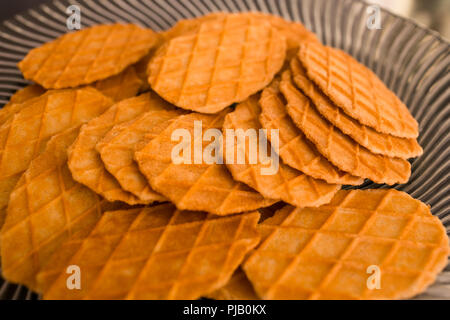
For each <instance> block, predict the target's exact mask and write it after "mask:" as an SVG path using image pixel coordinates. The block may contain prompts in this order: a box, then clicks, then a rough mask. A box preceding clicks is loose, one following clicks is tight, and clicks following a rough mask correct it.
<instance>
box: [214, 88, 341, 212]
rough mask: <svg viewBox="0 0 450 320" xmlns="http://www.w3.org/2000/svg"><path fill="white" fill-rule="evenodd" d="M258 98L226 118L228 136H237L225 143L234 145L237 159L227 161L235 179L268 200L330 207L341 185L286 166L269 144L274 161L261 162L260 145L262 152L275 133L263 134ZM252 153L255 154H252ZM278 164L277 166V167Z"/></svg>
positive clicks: (271, 157) (240, 106) (298, 205)
mask: <svg viewBox="0 0 450 320" xmlns="http://www.w3.org/2000/svg"><path fill="white" fill-rule="evenodd" d="M258 98H259V97H258V96H257V95H254V96H252V97H250V98H249V99H247V100H246V101H244V102H242V103H240V104H239V105H238V106H236V109H235V111H233V112H231V113H229V114H228V115H227V116H226V117H225V121H224V124H223V131H224V134H226V132H227V130H230V129H231V130H233V132H235V136H233V138H232V139H230V140H231V141H228V136H227V135H226V138H225V139H224V140H225V143H224V145H225V146H228V144H230V145H232V148H234V151H233V156H234V159H228V158H227V159H226V160H225V162H226V165H227V168H228V169H229V170H230V172H231V174H232V175H233V178H234V179H235V180H237V181H240V182H243V183H245V184H246V185H248V186H250V187H252V188H253V189H255V190H256V191H258V192H259V193H261V194H262V195H263V196H264V197H266V198H270V199H277V200H283V201H285V202H287V203H290V204H292V205H294V206H296V207H311V206H312V207H316V206H320V205H322V204H325V203H328V202H329V201H330V200H331V198H333V196H334V195H335V193H336V192H337V191H338V190H339V189H340V188H341V186H340V185H337V184H328V183H326V182H325V181H324V180H318V179H314V178H312V177H310V176H308V175H306V174H304V173H302V172H300V171H298V170H296V169H293V168H291V167H289V166H287V165H285V164H284V163H283V162H282V161H280V159H279V158H278V154H277V153H276V150H274V149H273V148H271V146H270V143H269V142H267V144H268V145H267V149H268V151H270V153H271V154H269V153H268V152H267V153H268V155H267V156H268V157H270V158H268V159H267V160H269V159H270V160H272V161H270V162H269V163H268V164H265V163H264V159H261V158H260V156H261V150H257V149H258V148H257V147H256V144H258V142H259V148H261V142H262V141H261V139H263V137H266V136H268V135H271V134H272V133H271V132H266V133H262V132H261V131H260V129H261V125H260V124H259V121H258V117H259V115H260V113H261V108H260V107H259V104H258ZM239 132H241V133H242V135H241V136H240V137H239V136H238V134H239ZM251 132H254V133H255V135H254V138H256V139H253V141H250V139H249V138H250V137H251ZM247 133H248V136H247V135H246V134H247ZM247 137H248V138H247ZM252 143H254V144H255V148H254V149H253V148H252V146H251V144H252ZM241 146H246V147H244V150H243V152H242V153H243V155H244V157H243V159H242V160H244V161H242V163H240V162H238V158H239V156H238V152H240V149H241V148H240V147H241ZM252 152H253V154H251V153H252ZM224 153H225V154H227V153H228V148H225V152H224ZM252 158H254V159H252ZM274 159H275V160H274ZM230 160H232V161H230ZM274 162H276V165H275V164H274ZM265 170H266V171H267V172H265Z"/></svg>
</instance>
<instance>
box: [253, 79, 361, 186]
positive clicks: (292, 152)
mask: <svg viewBox="0 0 450 320" xmlns="http://www.w3.org/2000/svg"><path fill="white" fill-rule="evenodd" d="M280 80H281V79H279V78H278V77H277V78H275V80H274V81H273V82H272V84H271V85H270V86H268V87H267V88H265V89H264V91H263V92H262V94H261V99H260V100H259V105H260V106H261V111H262V112H261V114H260V116H259V121H260V123H261V125H262V127H263V128H265V129H267V130H272V129H275V130H276V129H278V130H279V153H280V157H281V159H283V161H284V162H285V163H286V164H287V165H288V166H290V167H292V168H295V169H297V170H300V171H301V172H304V173H306V174H307V175H309V176H311V177H313V178H316V179H322V180H325V181H326V182H328V183H331V184H348V185H360V184H362V183H363V182H364V179H362V178H360V177H355V176H352V175H350V174H348V173H346V172H343V171H341V170H339V169H338V168H337V167H335V166H334V165H333V164H332V163H331V162H329V161H328V160H327V159H326V158H325V157H324V156H322V155H321V154H320V152H319V151H317V149H316V147H315V146H314V144H312V143H311V142H310V141H309V140H308V139H307V138H306V137H305V135H304V134H303V133H302V132H301V130H300V129H298V128H297V127H296V126H295V124H294V122H293V121H292V119H291V118H290V117H289V114H288V113H287V110H286V104H287V103H286V101H285V99H284V97H283V95H282V94H281V92H280V88H279V87H280ZM267 138H268V139H269V140H270V139H271V136H270V135H269V136H268V137H267Z"/></svg>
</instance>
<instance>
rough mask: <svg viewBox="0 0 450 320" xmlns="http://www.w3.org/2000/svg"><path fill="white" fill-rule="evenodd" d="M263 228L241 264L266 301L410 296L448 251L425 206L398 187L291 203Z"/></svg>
mask: <svg viewBox="0 0 450 320" xmlns="http://www.w3.org/2000/svg"><path fill="white" fill-rule="evenodd" d="M260 229H262V230H263V231H261V233H263V234H264V235H265V236H263V239H264V240H263V241H262V242H261V245H260V246H259V247H258V248H257V249H256V250H255V251H254V252H253V254H252V255H251V256H250V257H249V258H248V260H247V261H246V262H245V263H244V267H243V268H244V271H245V273H246V274H247V276H248V278H249V279H250V281H251V282H252V284H253V286H254V288H255V290H256V292H257V294H258V296H260V297H261V298H263V299H403V298H410V297H412V296H414V295H416V294H419V293H421V292H423V291H424V290H425V289H426V288H427V287H428V286H429V285H430V284H431V283H432V282H433V281H434V279H435V277H436V275H437V274H438V273H439V272H440V271H441V270H442V269H443V268H444V267H445V265H446V264H447V258H448V252H449V245H448V237H447V234H446V231H445V228H444V226H443V225H442V223H441V221H440V220H439V219H438V218H437V217H434V216H433V215H431V214H430V209H429V208H428V206H426V205H425V204H424V203H422V202H420V201H418V200H415V199H413V198H411V197H410V196H409V195H407V194H406V193H404V192H400V191H397V190H394V189H390V190H386V189H385V190H383V189H378V190H342V191H339V192H338V193H337V194H336V196H335V198H334V199H333V200H332V201H331V203H330V204H328V205H324V206H322V207H319V208H304V209H298V208H295V207H291V206H286V207H285V208H283V209H281V210H279V211H278V212H277V213H276V214H275V215H274V217H272V218H269V219H267V220H266V221H264V222H263V223H262V224H261V225H260ZM376 268H378V270H379V271H380V273H379V278H378V279H376V278H374V277H373V276H374V274H375V273H374V271H371V270H374V269H376ZM370 277H372V278H370ZM374 279H376V280H378V281H376V280H374ZM377 282H378V284H377ZM369 284H370V285H369ZM377 288H379V289H377Z"/></svg>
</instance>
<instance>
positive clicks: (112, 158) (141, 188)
mask: <svg viewBox="0 0 450 320" xmlns="http://www.w3.org/2000/svg"><path fill="white" fill-rule="evenodd" d="M155 99H158V98H156V97H155ZM161 106H164V102H163V101H162V100H161ZM170 108H171V107H170V105H169V104H168V103H166V108H161V109H160V110H158V109H155V110H152V111H149V112H147V113H144V114H143V115H142V116H140V117H138V118H137V119H135V120H132V121H131V122H129V123H124V124H119V125H116V126H115V127H114V128H112V129H111V130H110V131H109V132H108V133H107V134H106V136H105V137H104V138H103V140H101V141H100V142H99V143H98V144H97V147H96V148H97V151H98V152H99V153H100V156H101V159H102V162H103V164H104V165H105V168H106V169H107V170H108V171H109V173H111V174H112V175H113V176H114V177H115V178H116V179H117V181H118V182H119V184H120V186H121V187H122V189H124V190H126V191H128V192H131V193H132V194H134V195H135V196H136V197H138V198H139V199H140V200H142V201H150V202H153V201H155V199H158V201H162V200H165V198H164V197H163V196H159V198H158V194H157V193H156V192H155V191H153V189H152V188H151V186H150V184H149V183H148V182H147V179H146V178H145V176H144V175H143V174H142V173H141V172H140V171H139V167H138V165H137V163H136V162H135V161H134V159H133V158H134V152H135V148H136V146H138V145H140V144H143V143H145V141H146V140H148V141H150V140H151V139H152V138H153V137H154V136H156V135H157V134H159V133H160V132H161V131H162V130H164V129H165V128H166V127H167V126H169V124H170V120H171V119H173V118H175V117H177V116H179V115H181V114H183V112H182V111H180V110H170Z"/></svg>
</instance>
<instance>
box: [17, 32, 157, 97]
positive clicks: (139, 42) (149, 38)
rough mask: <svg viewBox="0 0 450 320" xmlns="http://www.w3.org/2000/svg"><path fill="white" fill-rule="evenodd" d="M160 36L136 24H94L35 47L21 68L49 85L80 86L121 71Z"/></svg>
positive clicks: (58, 86) (45, 86)
mask: <svg viewBox="0 0 450 320" xmlns="http://www.w3.org/2000/svg"><path fill="white" fill-rule="evenodd" d="M157 40H158V36H157V34H156V33H155V32H153V31H152V30H149V29H143V28H141V27H138V26H136V25H133V24H112V25H99V26H94V27H91V28H87V29H83V30H81V31H77V32H73V33H67V34H65V35H63V36H61V37H60V38H58V39H56V40H54V41H52V42H49V43H46V44H44V45H42V46H41V47H38V48H36V49H33V50H31V51H30V52H29V53H28V54H27V56H26V57H25V59H24V60H22V61H21V62H20V63H19V69H20V70H21V71H22V73H23V75H24V77H25V78H26V79H29V80H33V81H34V82H36V83H38V84H40V85H42V86H43V87H44V88H47V89H50V88H51V89H61V88H72V87H77V86H80V85H84V84H90V83H93V82H95V81H97V80H102V79H106V78H108V77H111V76H113V75H116V74H119V73H120V72H122V71H123V70H125V68H126V67H128V66H129V65H131V64H133V63H136V62H138V61H139V60H140V59H141V58H142V57H144V56H145V55H146V54H147V53H148V52H149V50H150V49H151V48H152V47H153V46H155V45H156V43H157Z"/></svg>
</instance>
